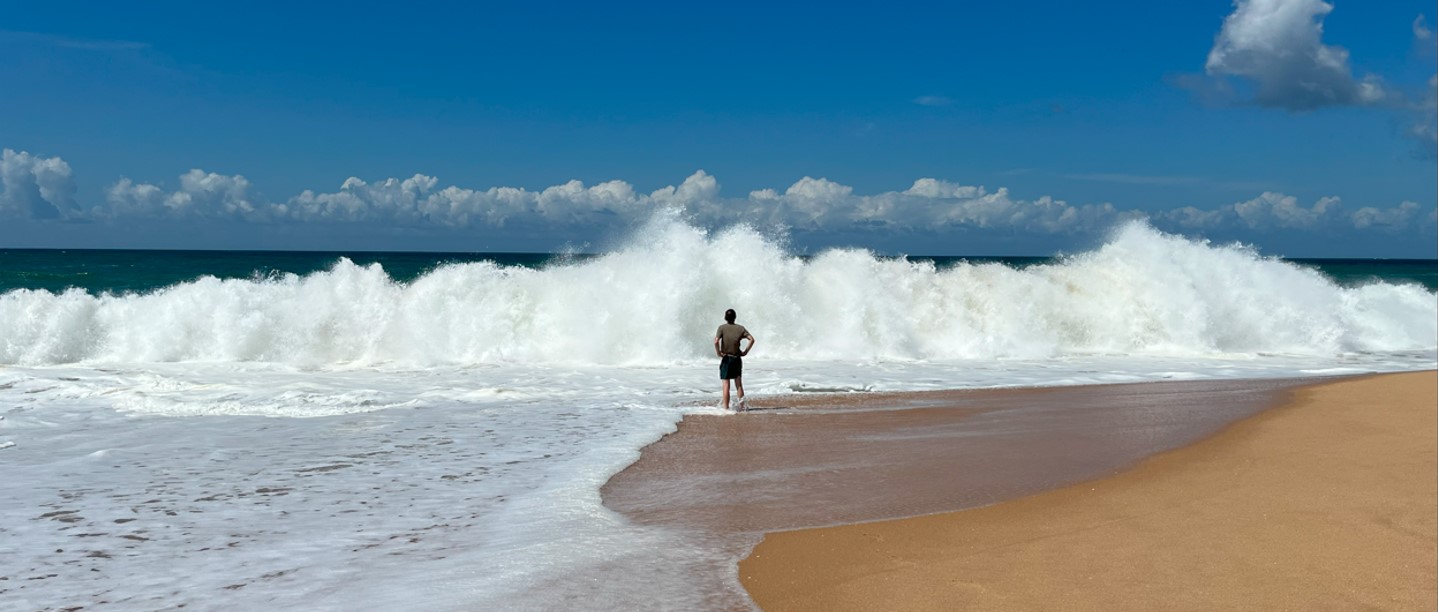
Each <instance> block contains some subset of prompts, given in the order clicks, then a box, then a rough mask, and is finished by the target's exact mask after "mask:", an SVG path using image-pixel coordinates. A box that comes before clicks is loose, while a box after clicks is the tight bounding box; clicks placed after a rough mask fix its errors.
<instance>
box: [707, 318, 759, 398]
mask: <svg viewBox="0 0 1438 612" xmlns="http://www.w3.org/2000/svg"><path fill="white" fill-rule="evenodd" d="M736 316H737V315H735V314H734V309H733V308H730V309H729V310H726V311H724V320H725V321H728V322H727V323H725V324H723V325H720V326H719V331H717V332H714V353H715V354H717V355H719V378H720V380H723V381H724V409H725V410H728V409H729V381H731V380H732V381H734V387H735V388H737V389H738V390H739V409H740V410H745V409H747V408H748V406H747V405H745V404H744V359H743V357H744V356H745V355H748V354H749V351H751V350H753V349H754V336H753V334H750V333H749V330H747V329H744V326H743V325H739V324H736V323H735V322H734V319H735V317H736ZM745 338H748V339H749V346H747V347H743V348H740V346H739V341H740V340H743V339H745Z"/></svg>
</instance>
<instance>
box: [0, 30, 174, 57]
mask: <svg viewBox="0 0 1438 612" xmlns="http://www.w3.org/2000/svg"><path fill="white" fill-rule="evenodd" d="M0 42H12V43H21V44H32V45H43V46H47V47H59V48H62V49H79V50H82V51H106V52H109V51H139V50H143V49H148V48H150V45H149V44H148V43H142V42H135V41H130V40H102V39H94V38H76V37H72V36H61V35H58V34H44V33H40V32H19V31H15V30H0Z"/></svg>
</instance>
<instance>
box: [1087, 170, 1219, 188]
mask: <svg viewBox="0 0 1438 612" xmlns="http://www.w3.org/2000/svg"><path fill="white" fill-rule="evenodd" d="M1064 178H1068V179H1076V180H1080V181H1097V182H1101V183H1120V184H1124V185H1192V184H1194V183H1202V182H1206V181H1205V179H1203V178H1201V177H1197V176H1154V175H1146V174H1123V173H1115V172H1093V173H1076V174H1065V175H1064Z"/></svg>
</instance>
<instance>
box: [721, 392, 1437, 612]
mask: <svg viewBox="0 0 1438 612" xmlns="http://www.w3.org/2000/svg"><path fill="white" fill-rule="evenodd" d="M1298 382H1299V384H1297V385H1295V386H1293V387H1290V388H1288V389H1286V390H1284V391H1282V392H1280V393H1279V396H1278V397H1277V398H1276V399H1277V400H1279V401H1278V402H1277V405H1274V406H1271V407H1268V408H1267V409H1260V410H1257V411H1254V412H1253V413H1252V414H1249V415H1246V416H1242V417H1240V418H1238V419H1235V420H1233V421H1231V422H1229V423H1227V424H1225V425H1224V426H1222V427H1220V428H1218V429H1217V430H1215V431H1213V432H1210V433H1209V434H1208V435H1205V436H1202V437H1201V438H1200V439H1197V440H1194V441H1191V442H1189V443H1187V444H1181V445H1177V446H1174V447H1172V448H1170V449H1167V450H1163V451H1159V452H1157V453H1154V454H1151V455H1149V456H1147V457H1145V458H1143V459H1141V460H1139V461H1137V462H1136V463H1135V464H1132V465H1129V466H1127V467H1125V468H1122V469H1119V470H1117V471H1116V472H1115V473H1113V474H1104V475H1099V476H1097V477H1094V478H1091V479H1086V480H1083V481H1081V482H1079V483H1070V484H1067V485H1064V486H1061V487H1057V488H1052V489H1048V490H1045V491H1042V492H1035V493H1032V494H1029V495H1026V496H1020V497H1018V498H1009V499H1006V500H1000V501H999V502H998V503H995V504H990V505H984V506H982V507H974V508H970V509H963V510H958V511H941V512H937V513H928V514H925V515H918V516H913V517H910V518H899V519H878V520H874V521H864V522H850V523H847V524H842V525H838V526H831V527H818V528H790V529H778V530H769V531H768V532H767V533H766V534H765V536H764V537H763V541H762V542H761V543H759V544H758V545H757V546H755V547H754V548H753V549H752V550H750V551H749V555H748V556H747V557H746V558H745V559H744V560H742V561H741V562H740V564H739V579H740V581H741V583H742V584H743V586H744V588H745V589H746V592H747V593H748V594H749V595H750V596H751V597H752V598H753V601H754V602H755V603H757V604H758V605H759V606H760V607H761V608H763V609H765V610H820V609H822V610H844V609H876V608H883V607H887V608H891V609H900V608H902V609H916V610H923V609H959V608H966V607H967V608H974V609H1035V608H1043V607H1046V606H1047V607H1052V606H1053V605H1055V602H1060V601H1062V602H1064V608H1065V609H1077V610H1087V609H1093V610H1098V609H1135V610H1137V609H1160V608H1166V609H1209V608H1231V607H1234V606H1238V607H1249V608H1254V609H1325V608H1338V609H1350V608H1354V607H1363V606H1371V607H1376V608H1380V609H1433V607H1434V605H1435V592H1434V588H1433V586H1432V585H1433V584H1434V579H1435V565H1438V564H1435V559H1434V552H1433V551H1434V550H1435V542H1438V536H1435V531H1438V526H1435V523H1438V518H1435V513H1438V474H1435V472H1438V469H1435V467H1434V465H1435V445H1434V438H1435V428H1438V425H1435V420H1434V403H1435V399H1434V392H1435V391H1434V388H1435V382H1438V375H1435V372H1434V371H1432V370H1427V371H1419V372H1406V373H1391V374H1374V375H1366V376H1358V377H1344V378H1340V379H1336V380H1332V379H1321V378H1320V379H1299V381H1298ZM1352 406H1361V407H1362V409H1359V408H1353V407H1352Z"/></svg>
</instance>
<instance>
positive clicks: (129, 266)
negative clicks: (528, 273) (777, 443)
mask: <svg viewBox="0 0 1438 612" xmlns="http://www.w3.org/2000/svg"><path fill="white" fill-rule="evenodd" d="M600 256H602V254H599V253H513V252H495V253H489V252H477V253H465V252H421V251H258V250H256V251H250V250H245V251H223V250H143V249H0V293H5V292H9V291H14V290H22V289H23V290H40V291H49V292H52V293H60V292H63V291H66V290H69V289H80V290H83V291H85V292H87V293H90V294H93V295H100V294H104V293H110V294H127V293H148V292H152V291H156V290H159V289H163V288H165V287H169V286H173V285H176V284H180V283H185V282H191V281H194V280H197V279H199V278H202V277H207V276H209V277H215V278H220V279H248V280H260V279H268V278H276V277H280V276H283V275H286V274H295V275H298V276H306V275H309V274H313V273H316V272H322V271H325V270H329V269H331V268H333V267H334V265H335V264H336V263H337V262H338V261H340V260H341V259H348V260H350V261H351V262H354V263H355V264H356V265H360V266H369V265H372V264H378V265H380V266H381V267H382V268H383V269H384V271H385V273H386V274H388V275H389V276H390V278H392V279H394V280H395V281H396V282H399V283H408V282H411V281H413V280H414V279H416V278H419V277H420V276H423V275H424V274H426V273H428V272H430V271H432V270H434V269H435V268H438V267H440V266H444V265H449V264H463V263H476V262H492V263H494V264H496V265H499V266H505V267H525V268H535V269H538V268H544V267H547V266H553V265H564V264H569V263H575V262H581V261H585V260H589V259H594V258H597V257H600ZM798 257H800V258H801V259H806V260H807V259H810V258H811V257H812V256H810V255H798ZM881 257H884V258H890V259H905V260H908V261H913V262H929V263H932V264H933V265H935V266H936V267H938V268H940V269H943V268H947V267H952V266H955V265H958V264H960V263H964V262H967V263H974V264H978V263H998V264H1002V265H1006V266H1010V267H1014V268H1020V269H1022V268H1026V267H1030V266H1035V265H1043V264H1049V263H1056V262H1060V261H1063V260H1064V259H1065V257H1063V256H1054V257H1032V256H1030V257H1012V256H1006V257H1000V256H983V255H974V256H926V255H903V256H881ZM1279 259H1281V260H1282V261H1286V262H1290V263H1293V264H1295V265H1299V266H1303V267H1308V268H1313V269H1316V270H1318V271H1320V272H1322V273H1323V274H1325V275H1326V276H1328V277H1329V278H1331V279H1333V281H1334V282H1335V283H1337V284H1339V285H1342V286H1359V285H1364V284H1368V283H1374V282H1387V283H1397V284H1407V283H1416V284H1419V285H1421V286H1423V287H1425V288H1426V289H1427V290H1428V291H1438V259H1377V258H1375V259H1353V258H1334V259H1326V258H1279Z"/></svg>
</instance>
